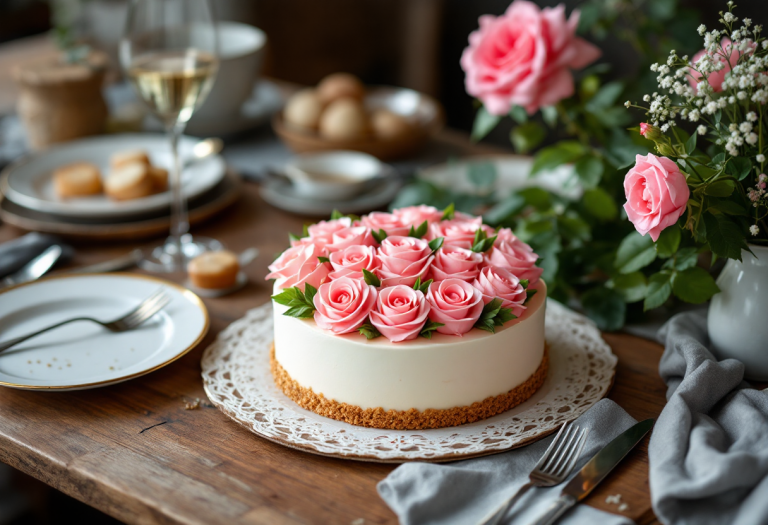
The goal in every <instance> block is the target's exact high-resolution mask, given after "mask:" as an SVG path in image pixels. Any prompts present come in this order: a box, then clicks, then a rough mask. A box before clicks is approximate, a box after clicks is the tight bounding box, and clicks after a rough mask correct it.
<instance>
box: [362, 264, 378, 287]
mask: <svg viewBox="0 0 768 525" xmlns="http://www.w3.org/2000/svg"><path fill="white" fill-rule="evenodd" d="M363 279H365V283H366V284H368V285H371V286H376V287H377V288H378V287H379V286H381V281H380V280H379V278H378V277H376V275H374V274H373V273H371V272H369V271H368V270H366V269H365V268H363Z"/></svg>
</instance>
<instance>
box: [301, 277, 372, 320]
mask: <svg viewBox="0 0 768 525" xmlns="http://www.w3.org/2000/svg"><path fill="white" fill-rule="evenodd" d="M377 296H378V292H377V291H376V287H374V286H370V285H367V284H365V282H364V281H361V280H359V279H350V278H349V277H340V278H339V279H336V280H334V281H331V282H328V283H325V284H323V285H321V286H320V288H318V290H317V294H315V297H314V299H313V303H314V305H315V322H316V323H317V326H319V327H320V328H323V329H325V330H330V331H332V332H333V333H334V334H347V333H350V332H354V331H355V330H357V329H358V328H360V326H362V324H363V323H364V322H365V319H366V318H367V317H368V314H370V313H371V310H373V307H374V306H375V305H376V297H377Z"/></svg>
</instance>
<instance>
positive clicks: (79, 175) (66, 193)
mask: <svg viewBox="0 0 768 525" xmlns="http://www.w3.org/2000/svg"><path fill="white" fill-rule="evenodd" d="M53 187H54V189H55V190H56V194H57V195H58V196H59V197H60V198H62V199H69V198H72V197H85V196H88V195H98V194H99V193H101V192H102V186H101V173H100V172H99V168H97V167H96V166H94V165H93V164H91V163H89V162H75V163H73V164H68V165H66V166H61V167H60V168H57V169H56V170H54V171H53Z"/></svg>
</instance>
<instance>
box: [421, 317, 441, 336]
mask: <svg viewBox="0 0 768 525" xmlns="http://www.w3.org/2000/svg"><path fill="white" fill-rule="evenodd" d="M441 326H445V325H444V324H443V323H436V322H435V321H432V320H430V319H427V322H426V323H424V328H422V329H421V332H419V335H420V336H421V337H426V338H427V339H432V332H434V331H435V330H437V329H438V328H440V327H441Z"/></svg>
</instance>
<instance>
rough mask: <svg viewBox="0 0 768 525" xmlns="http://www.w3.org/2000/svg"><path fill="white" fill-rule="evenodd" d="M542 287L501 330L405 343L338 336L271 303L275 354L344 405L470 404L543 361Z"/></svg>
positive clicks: (294, 374) (304, 381) (508, 386)
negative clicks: (519, 315) (522, 310)
mask: <svg viewBox="0 0 768 525" xmlns="http://www.w3.org/2000/svg"><path fill="white" fill-rule="evenodd" d="M537 287H538V293H537V294H536V295H535V296H533V297H532V298H531V300H530V301H529V303H528V305H527V306H528V308H527V309H526V311H525V313H524V314H523V315H522V316H521V317H520V318H519V319H515V320H513V321H509V322H507V323H505V324H504V326H503V327H498V328H496V333H495V334H490V333H488V332H485V331H483V330H478V329H476V328H475V329H472V330H470V331H469V332H468V333H466V334H464V335H463V336H461V337H457V336H449V335H443V334H438V333H435V334H434V335H433V336H432V339H425V338H423V337H419V338H417V339H415V340H412V341H405V342H402V343H391V342H390V341H388V340H387V339H386V338H385V337H378V338H376V339H372V340H370V341H369V340H367V339H366V338H365V337H363V336H362V335H360V334H358V333H357V332H355V333H352V334H345V335H341V336H339V335H334V334H333V333H332V332H330V331H328V330H323V329H320V328H318V327H317V325H316V324H315V321H314V320H312V319H296V318H293V317H288V316H285V315H283V312H285V311H286V310H287V307H285V306H282V305H279V304H277V303H273V304H274V316H275V356H276V358H277V360H278V361H279V362H280V364H281V365H282V366H283V368H284V369H285V370H286V372H288V374H289V375H290V376H291V378H293V379H294V380H295V381H297V382H298V383H299V384H300V385H302V386H304V387H311V388H312V390H313V391H314V392H315V393H321V394H323V395H324V396H325V397H326V398H327V399H333V400H336V401H338V402H342V403H347V404H350V405H357V406H360V407H362V408H377V407H382V408H384V409H385V410H389V409H395V410H409V409H411V408H415V409H417V410H426V409H427V408H435V409H447V408H453V407H460V406H467V405H471V404H472V403H474V402H476V401H482V400H483V399H485V398H487V397H489V396H497V395H500V394H503V393H506V392H508V391H510V390H512V389H513V388H515V387H516V386H518V385H520V384H521V383H523V382H524V381H525V380H526V379H528V378H529V377H530V376H531V375H532V374H533V373H534V372H535V371H536V369H537V368H538V367H539V365H540V364H541V359H542V357H543V355H544V309H545V303H546V301H545V299H546V295H547V288H546V285H545V284H544V282H543V281H539V283H538V286H537ZM275 292H276V293H278V292H279V290H277V289H275Z"/></svg>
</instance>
